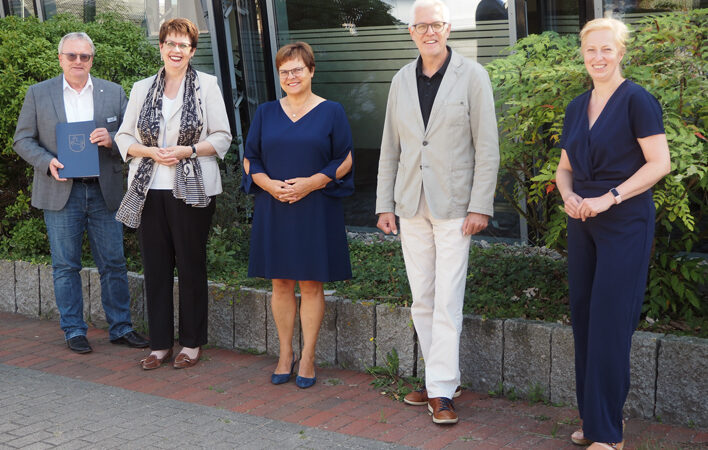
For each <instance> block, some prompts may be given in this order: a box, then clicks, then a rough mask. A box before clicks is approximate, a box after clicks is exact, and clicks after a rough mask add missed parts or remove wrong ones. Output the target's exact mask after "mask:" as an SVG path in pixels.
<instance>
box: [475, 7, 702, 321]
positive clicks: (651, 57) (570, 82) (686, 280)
mask: <svg viewBox="0 0 708 450" xmlns="http://www.w3.org/2000/svg"><path fill="white" fill-rule="evenodd" d="M631 28H632V31H633V32H632V37H631V39H630V41H629V42H628V45H627V49H628V53H627V55H626V56H625V59H624V61H623V64H624V67H623V71H624V74H625V76H626V77H627V78H629V79H631V80H634V81H635V82H637V83H638V84H640V85H642V86H644V87H645V88H646V89H647V90H649V92H651V93H652V94H653V95H654V96H655V97H656V98H657V99H658V100H659V102H660V103H661V105H662V107H663V110H664V125H665V128H666V135H667V138H668V141H669V147H670V150H671V161H672V172H671V174H669V175H668V176H666V177H665V178H664V179H663V180H661V181H660V182H659V183H658V184H657V185H656V186H655V188H654V202H655V204H656V209H657V227H656V238H655V241H654V253H653V257H652V261H651V269H650V272H651V273H650V280H649V287H648V291H647V302H646V303H645V307H644V312H645V313H646V314H647V315H649V316H650V317H653V318H656V317H666V316H669V317H674V318H678V317H686V318H691V317H705V316H706V312H707V311H708V302H706V301H705V298H704V297H702V296H701V294H700V290H699V287H700V285H701V284H702V283H705V282H706V269H705V263H704V262H703V260H702V259H700V258H691V257H689V255H690V253H691V251H692V250H693V248H694V246H695V245H696V244H697V243H705V242H706V238H707V237H708V229H706V227H705V223H706V214H707V213H708V189H707V188H708V140H707V139H706V136H707V135H708V133H707V132H706V128H707V126H708V102H706V92H708V77H706V73H708V51H707V50H708V48H707V47H706V30H708V9H702V10H694V11H690V12H687V13H671V14H664V15H658V16H656V17H647V18H645V19H643V20H642V21H641V22H639V23H638V24H636V25H634V26H632V27H631ZM511 50H512V54H511V55H509V56H507V57H505V58H500V59H497V60H495V61H494V62H492V63H490V64H489V65H488V66H487V70H488V71H489V73H490V77H491V79H492V83H493V85H494V91H495V96H496V98H497V104H498V107H499V108H500V109H501V114H500V116H499V125H500V128H501V132H502V139H501V141H500V145H501V168H502V177H501V178H500V179H502V180H508V181H505V182H503V183H502V184H501V185H500V186H499V189H500V192H501V193H502V194H503V195H504V196H505V197H506V198H507V199H508V200H509V202H510V203H511V204H513V205H516V208H517V210H518V212H519V214H521V215H523V216H524V217H525V218H526V220H527V222H528V224H529V235H530V236H531V237H532V239H533V240H534V241H535V242H534V243H536V244H538V245H547V246H548V247H550V248H553V249H557V250H559V251H564V249H565V246H566V242H565V227H566V214H565V212H564V211H563V209H562V200H561V198H560V195H559V194H558V191H557V190H556V189H555V184H554V181H555V180H554V176H555V170H556V167H557V164H558V159H559V157H560V149H558V148H555V147H554V146H555V145H556V144H557V143H558V140H559V137H560V133H561V131H562V125H563V118H564V114H565V107H566V105H567V104H568V103H569V102H570V100H572V99H573V98H574V97H576V96H577V95H579V94H581V93H582V92H584V91H585V90H587V89H589V88H590V87H591V86H592V84H591V80H590V77H589V76H588V75H587V72H586V70H585V67H584V65H583V61H582V57H581V55H580V52H579V41H578V37H577V36H559V35H558V34H556V33H553V32H546V33H543V34H541V35H532V36H529V37H527V38H524V39H521V40H520V41H519V42H518V43H517V44H516V45H515V46H514V47H513V48H512V49H511ZM519 198H522V199H525V202H523V201H522V202H521V203H519V202H518V199H519ZM701 223H702V224H703V229H700V227H699V225H700V224H701ZM702 264H703V265H702ZM704 295H705V294H703V296H704Z"/></svg>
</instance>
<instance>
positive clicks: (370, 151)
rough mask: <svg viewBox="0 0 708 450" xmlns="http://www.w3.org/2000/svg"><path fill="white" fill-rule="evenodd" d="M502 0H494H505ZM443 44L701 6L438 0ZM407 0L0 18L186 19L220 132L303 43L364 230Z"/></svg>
mask: <svg viewBox="0 0 708 450" xmlns="http://www.w3.org/2000/svg"><path fill="white" fill-rule="evenodd" d="M505 1H506V2H505ZM447 3H448V5H449V6H450V9H451V12H452V17H451V23H452V33H451V36H450V39H449V41H448V43H449V45H450V46H451V47H452V48H453V49H454V50H455V51H457V52H459V53H461V54H463V55H464V56H467V57H469V58H472V59H475V60H477V61H478V62H480V63H481V64H486V63H488V62H489V61H492V60H493V59H495V58H498V57H501V56H503V52H504V50H505V49H506V48H507V47H508V46H509V45H511V44H513V43H514V42H516V40H517V39H519V38H521V37H524V36H527V35H528V34H532V33H540V32H543V31H547V30H552V31H557V32H558V33H561V34H566V33H577V32H578V31H579V30H580V28H581V26H582V24H584V23H585V22H587V21H588V20H590V19H593V18H596V17H602V16H604V15H607V14H612V15H614V16H615V17H618V18H621V19H624V20H625V21H627V22H633V21H635V20H637V19H638V18H640V17H642V16H644V15H646V14H651V13H656V12H660V11H670V10H687V9H692V8H699V7H706V6H708V0H447ZM412 4H413V0H234V1H230V0H0V15H2V16H6V15H17V16H36V17H38V18H39V19H40V20H46V19H48V18H50V17H52V16H54V15H56V14H60V13H69V14H74V15H77V16H79V17H81V18H82V19H83V20H85V21H89V20H93V18H94V17H95V16H96V14H100V13H104V12H114V13H117V14H119V15H121V16H123V17H124V18H126V19H128V20H131V21H133V22H134V23H136V24H138V25H140V26H141V27H142V28H143V29H144V30H145V33H146V34H147V36H148V37H149V38H151V39H155V41H156V40H157V31H158V29H159V26H160V24H161V23H162V22H163V21H164V20H166V19H169V18H172V17H187V18H189V19H191V20H192V21H194V22H195V23H196V24H197V25H198V26H199V28H200V31H201V33H202V34H201V35H200V41H199V47H198V49H197V53H196V55H195V59H194V60H193V61H194V64H195V66H197V67H198V68H199V69H200V70H204V71H206V72H210V73H213V74H215V75H216V76H217V77H218V78H219V80H220V83H221V87H222V90H223V93H224V97H225V101H226V105H227V109H228V111H229V119H230V122H231V126H232V131H233V134H234V135H235V136H245V133H247V130H248V125H249V123H250V119H251V117H252V116H253V114H254V112H255V109H256V107H257V106H258V105H259V104H260V103H262V102H264V101H268V100H273V99H276V98H280V97H281V95H282V92H281V90H280V87H279V80H278V76H277V71H276V68H275V67H274V64H273V61H274V55H275V53H276V51H277V49H278V47H280V46H281V45H284V44H286V43H289V42H292V41H296V40H303V41H306V42H308V43H309V44H311V45H312V47H313V49H314V50H315V57H316V74H315V78H314V80H313V90H314V91H315V92H316V93H317V94H319V95H321V96H323V97H325V98H328V99H330V100H334V101H337V102H339V103H341V104H342V105H343V106H344V108H345V110H346V112H347V115H348V117H349V121H350V124H351V127H352V132H353V136H354V145H355V164H356V171H355V183H356V194H355V195H354V196H353V197H351V198H348V199H346V201H345V214H346V220H347V224H348V225H349V226H352V227H366V228H368V227H373V226H374V224H375V222H376V218H375V216H374V212H373V209H374V206H373V205H374V197H375V189H376V171H377V162H378V156H379V145H380V142H381V132H382V127H383V120H384V113H385V107H386V98H387V95H388V89H389V86H390V81H391V78H392V77H393V75H394V74H395V73H396V71H397V70H398V69H400V68H401V67H402V66H403V65H405V64H406V63H407V62H409V61H411V60H412V59H413V58H414V57H415V56H416V55H417V51H416V48H415V46H414V44H413V42H412V41H411V39H410V36H409V35H408V31H407V24H408V22H409V20H410V14H411V5H412ZM487 233H488V234H489V235H490V236H496V237H501V238H511V239H522V240H525V227H524V224H523V222H522V221H520V220H519V217H518V215H517V214H516V213H514V212H513V210H512V208H510V207H509V206H508V205H505V204H504V203H503V202H502V201H499V202H497V203H496V205H495V217H494V219H493V220H492V222H491V226H490V228H489V230H488V231H487Z"/></svg>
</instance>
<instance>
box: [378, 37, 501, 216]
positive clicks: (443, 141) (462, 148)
mask: <svg viewBox="0 0 708 450" xmlns="http://www.w3.org/2000/svg"><path fill="white" fill-rule="evenodd" d="M415 69H416V61H413V62H411V63H409V64H407V65H406V66H404V67H403V68H402V69H401V70H400V71H399V72H398V73H397V74H396V75H395V76H394V77H393V80H392V81H391V89H390V91H389V95H388V103H387V106H386V120H385V122H384V130H383V137H382V140H381V156H380V159H379V173H378V182H377V188H376V213H377V214H379V213H384V212H394V213H395V214H396V215H397V216H400V217H406V218H410V217H413V216H414V215H415V214H416V212H417V210H418V204H419V202H420V193H421V189H423V191H424V193H425V199H426V202H427V204H428V207H429V209H430V212H431V214H432V215H433V217H435V218H437V219H455V218H461V217H465V216H466V215H467V213H468V212H476V213H481V214H486V215H488V216H492V215H493V213H494V208H493V203H494V190H495V188H496V183H497V171H498V169H499V137H498V130H497V119H496V115H495V110H494V97H493V94H492V86H491V83H490V81H489V76H488V75H487V72H486V70H484V68H483V67H482V66H481V65H480V64H478V63H477V62H474V61H471V60H469V59H466V58H464V57H462V56H461V55H459V54H457V53H455V52H454V51H453V52H452V56H451V59H450V64H449V66H448V68H447V70H446V71H445V76H444V77H443V79H442V82H441V84H440V89H439V90H438V93H437V95H436V96H435V102H434V103H433V109H432V111H431V113H430V118H429V120H428V127H427V128H425V127H424V126H423V116H422V114H421V112H420V102H419V101H418V88H417V84H416V73H415Z"/></svg>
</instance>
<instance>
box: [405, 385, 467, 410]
mask: <svg viewBox="0 0 708 450" xmlns="http://www.w3.org/2000/svg"><path fill="white" fill-rule="evenodd" d="M460 395H462V386H457V388H456V389H455V393H454V394H452V398H457V397H459V396H460ZM403 402H404V403H407V404H409V405H413V406H425V405H427V404H428V391H427V390H425V389H418V390H417V391H413V392H409V393H408V394H407V395H406V396H405V397H403Z"/></svg>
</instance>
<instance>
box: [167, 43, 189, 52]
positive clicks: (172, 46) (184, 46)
mask: <svg viewBox="0 0 708 450" xmlns="http://www.w3.org/2000/svg"><path fill="white" fill-rule="evenodd" d="M165 45H166V46H167V48H169V49H170V50H174V49H175V47H176V48H178V49H180V50H187V49H189V48H190V47H191V46H192V44H187V43H184V42H172V41H165Z"/></svg>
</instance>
